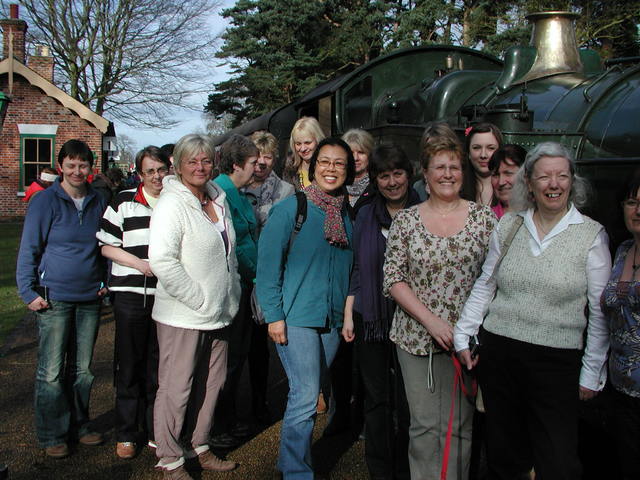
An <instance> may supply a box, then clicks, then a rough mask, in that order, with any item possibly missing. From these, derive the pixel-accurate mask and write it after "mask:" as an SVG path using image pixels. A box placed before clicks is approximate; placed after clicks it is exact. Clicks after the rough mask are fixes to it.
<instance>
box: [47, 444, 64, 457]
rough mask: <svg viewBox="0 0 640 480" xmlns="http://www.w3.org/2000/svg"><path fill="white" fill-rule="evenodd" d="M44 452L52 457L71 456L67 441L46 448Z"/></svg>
mask: <svg viewBox="0 0 640 480" xmlns="http://www.w3.org/2000/svg"><path fill="white" fill-rule="evenodd" d="M44 453H46V454H47V456H48V457H51V458H65V457H68V456H69V447H67V444H66V443H61V444H60V445H54V446H53V447H47V448H45V449H44Z"/></svg>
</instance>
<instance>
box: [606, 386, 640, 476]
mask: <svg viewBox="0 0 640 480" xmlns="http://www.w3.org/2000/svg"><path fill="white" fill-rule="evenodd" d="M608 407H609V408H608V410H609V415H608V418H609V422H610V425H611V433H612V436H613V438H614V442H615V450H616V453H617V462H618V465H619V467H620V471H621V472H622V478H623V479H624V480H632V479H633V480H637V479H639V478H640V398H636V397H631V396H630V395H627V394H625V393H622V392H619V391H618V390H616V389H615V388H612V389H611V392H610V396H609V405H608Z"/></svg>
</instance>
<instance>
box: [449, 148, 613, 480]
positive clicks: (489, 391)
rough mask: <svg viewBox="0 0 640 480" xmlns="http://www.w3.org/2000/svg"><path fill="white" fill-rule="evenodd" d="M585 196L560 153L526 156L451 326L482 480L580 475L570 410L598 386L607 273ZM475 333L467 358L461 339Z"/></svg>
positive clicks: (567, 156)
mask: <svg viewBox="0 0 640 480" xmlns="http://www.w3.org/2000/svg"><path fill="white" fill-rule="evenodd" d="M587 199H588V189H587V183H586V181H585V180H583V179H582V178H580V177H579V176H577V175H576V173H575V163H574V160H573V157H572V155H571V152H570V151H569V150H568V149H567V148H566V147H564V146H563V145H560V144H558V143H553V142H546V143H542V144H540V145H538V146H536V147H534V148H533V149H532V150H531V151H530V152H529V153H528V154H527V157H526V159H525V162H524V165H523V166H522V168H521V169H520V171H519V172H518V177H517V180H516V184H515V185H514V191H513V194H512V197H511V205H512V206H513V212H518V213H511V212H510V213H507V214H506V215H505V216H504V217H502V219H501V220H500V223H499V224H498V226H497V227H496V230H495V231H494V232H493V234H492V236H491V240H490V245H489V253H488V255H487V258H486V260H485V263H484V266H483V268H482V275H481V276H480V278H479V279H478V280H477V281H476V283H475V285H474V287H473V290H472V291H471V295H470V296H469V298H468V300H467V302H466V304H465V307H464V310H463V312H462V316H461V318H460V321H459V322H458V323H457V325H456V327H455V331H454V345H455V349H456V352H457V353H458V356H459V357H460V360H461V361H462V362H463V363H464V364H465V365H466V366H467V368H469V369H471V368H473V367H475V366H476V365H477V364H478V362H479V366H480V368H479V375H480V385H481V386H482V392H483V397H484V403H485V407H486V414H487V417H486V419H487V459H488V467H489V472H490V473H489V476H490V477H491V478H496V479H513V478H526V477H524V475H526V473H527V472H528V471H529V470H531V468H532V467H534V468H535V471H536V474H538V475H539V476H540V477H541V478H558V479H571V478H580V476H581V466H580V462H579V460H578V454H577V440H578V417H577V411H578V402H579V400H589V399H591V398H593V397H594V396H595V395H597V393H598V392H599V391H600V390H602V388H603V387H604V384H605V380H606V369H605V360H606V356H607V350H608V348H609V339H608V335H607V333H608V331H607V325H606V322H605V319H604V317H603V314H602V311H601V310H600V295H601V294H602V290H603V288H604V286H605V285H606V283H607V279H608V274H609V272H610V271H611V270H610V269H611V257H610V255H609V248H608V237H607V234H606V233H605V231H604V228H603V227H602V225H600V224H599V223H597V222H595V221H594V220H592V219H590V218H589V217H587V216H585V215H582V214H581V213H580V212H579V211H578V208H579V207H581V206H584V204H585V203H586V200H587ZM587 307H588V312H589V313H588V317H587V315H585V310H586V308H587ZM481 324H482V328H481V329H480V330H481V341H482V345H481V347H480V349H479V355H477V356H476V355H474V353H476V352H474V351H473V350H474V349H471V350H470V347H469V343H470V342H469V341H470V339H471V337H473V336H475V335H476V334H477V333H478V329H479V328H480V325H481ZM585 333H586V335H585ZM585 339H586V340H585Z"/></svg>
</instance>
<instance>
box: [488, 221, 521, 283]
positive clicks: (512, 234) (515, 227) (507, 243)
mask: <svg viewBox="0 0 640 480" xmlns="http://www.w3.org/2000/svg"><path fill="white" fill-rule="evenodd" d="M523 222H524V218H522V217H521V216H520V215H516V218H515V220H514V221H513V225H512V226H511V230H510V231H509V235H507V238H505V240H504V243H503V244H502V248H501V249H500V250H501V252H500V256H499V257H498V261H497V262H496V265H495V267H493V272H492V273H491V276H490V277H489V281H492V280H493V279H494V278H495V276H496V274H497V272H498V269H499V268H500V264H501V263H502V259H503V258H504V256H505V255H506V254H507V252H508V251H509V247H510V246H511V242H513V237H515V236H516V233H518V230H520V226H521V225H522V223H523Z"/></svg>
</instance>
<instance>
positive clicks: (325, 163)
mask: <svg viewBox="0 0 640 480" xmlns="http://www.w3.org/2000/svg"><path fill="white" fill-rule="evenodd" d="M318 165H320V166H321V167H322V168H329V166H332V167H334V168H335V169H336V170H345V169H346V168H347V162H344V161H342V160H335V161H333V162H332V161H331V160H329V159H326V158H319V159H318Z"/></svg>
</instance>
